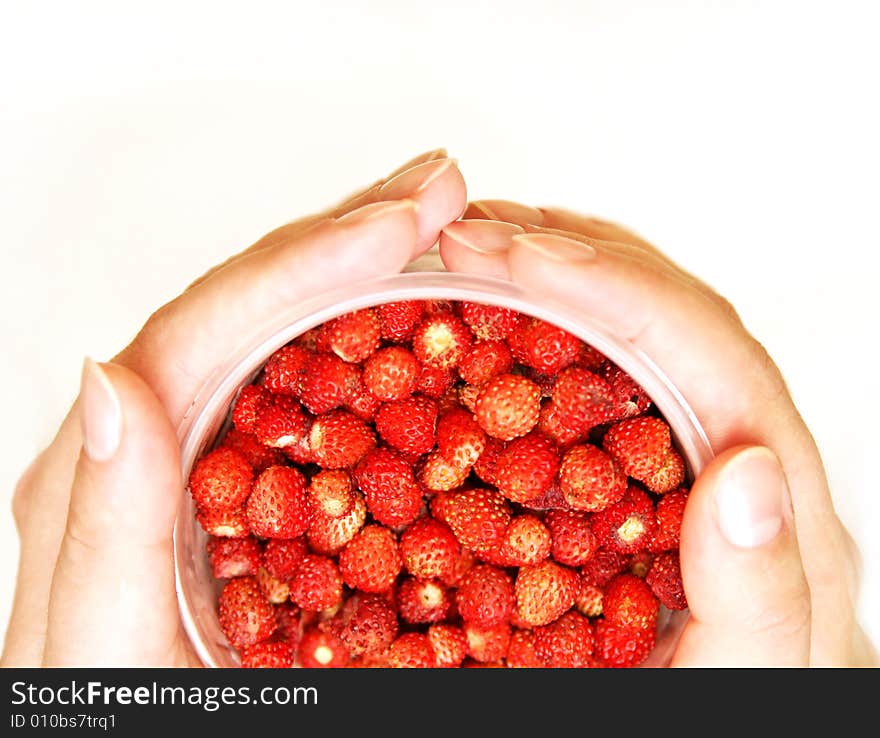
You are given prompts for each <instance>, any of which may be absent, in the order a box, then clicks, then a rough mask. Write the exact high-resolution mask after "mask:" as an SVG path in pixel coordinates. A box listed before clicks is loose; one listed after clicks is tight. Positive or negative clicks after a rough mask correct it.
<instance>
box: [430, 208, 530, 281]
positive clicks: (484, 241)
mask: <svg viewBox="0 0 880 738" xmlns="http://www.w3.org/2000/svg"><path fill="white" fill-rule="evenodd" d="M519 233H525V230H523V229H522V228H521V227H520V226H518V225H515V224H513V223H505V222H503V221H499V220H457V221H455V222H454V223H450V224H449V225H447V226H446V227H445V228H444V229H443V231H442V233H441V234H440V258H442V259H443V262H444V263H445V264H446V265H447V268H448V269H450V271H458V272H477V273H479V274H482V275H484V276H486V277H495V278H497V279H509V277H510V273H509V271H508V269H507V254H506V253H505V252H506V251H507V249H509V248H510V246H511V245H512V244H513V241H512V240H511V239H512V237H513V236H515V235H517V234H519Z"/></svg>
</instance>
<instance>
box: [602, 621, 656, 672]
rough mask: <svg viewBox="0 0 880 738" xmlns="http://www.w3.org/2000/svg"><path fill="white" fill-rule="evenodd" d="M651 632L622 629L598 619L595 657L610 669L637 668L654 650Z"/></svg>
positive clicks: (654, 635) (652, 632)
mask: <svg viewBox="0 0 880 738" xmlns="http://www.w3.org/2000/svg"><path fill="white" fill-rule="evenodd" d="M655 638H656V634H655V632H654V631H653V630H638V629H635V628H622V627H621V626H619V625H616V624H614V623H610V622H608V621H607V620H605V619H604V618H600V619H599V621H598V622H597V623H596V655H597V656H599V657H600V658H601V659H602V661H603V662H604V663H605V664H606V665H607V666H610V667H612V668H618V669H619V668H626V667H632V666H638V665H639V664H641V663H642V662H643V661H644V660H645V659H646V658H648V654H649V653H651V649H652V648H654V641H655Z"/></svg>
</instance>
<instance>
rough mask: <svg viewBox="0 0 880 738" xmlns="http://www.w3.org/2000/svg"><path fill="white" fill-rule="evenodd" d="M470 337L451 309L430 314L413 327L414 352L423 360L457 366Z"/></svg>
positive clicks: (468, 345)
mask: <svg viewBox="0 0 880 738" xmlns="http://www.w3.org/2000/svg"><path fill="white" fill-rule="evenodd" d="M472 340H473V337H472V335H471V332H470V330H468V327H467V326H466V325H465V324H464V323H462V322H461V321H460V320H459V319H458V318H457V317H456V316H455V315H454V314H453V313H451V312H440V313H436V314H435V315H429V316H428V317H426V318H425V319H424V320H423V321H422V322H421V323H419V325H418V326H417V327H416V329H415V332H414V333H413V338H412V348H413V353H414V354H415V355H416V358H417V359H418V360H419V361H421V362H422V363H423V364H428V365H430V366H439V367H453V366H456V365H457V364H458V363H459V362H460V361H461V359H462V357H463V356H464V355H465V353H467V351H468V349H469V348H470V345H471V341H472Z"/></svg>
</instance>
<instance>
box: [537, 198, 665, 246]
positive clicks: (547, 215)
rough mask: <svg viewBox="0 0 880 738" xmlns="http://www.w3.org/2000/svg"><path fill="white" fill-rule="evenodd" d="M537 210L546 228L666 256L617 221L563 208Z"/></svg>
mask: <svg viewBox="0 0 880 738" xmlns="http://www.w3.org/2000/svg"><path fill="white" fill-rule="evenodd" d="M539 210H540V211H541V213H542V214H543V216H544V220H543V221H542V222H541V223H540V225H543V226H545V227H546V228H556V229H558V230H561V231H572V232H574V233H581V234H583V235H584V236H590V237H591V238H598V239H599V240H600V241H618V242H619V243H630V244H633V245H634V246H641V247H642V248H643V249H645V250H646V251H652V252H654V253H656V254H658V255H660V256H663V257H664V258H666V257H665V254H663V252H662V251H660V250H659V249H658V248H657V247H656V246H654V245H653V244H651V243H650V242H649V241H646V240H645V239H644V238H642V237H641V236H639V235H638V234H636V233H634V232H633V231H631V230H629V229H628V228H624V227H623V226H622V225H619V224H617V223H609V222H608V221H607V220H599V219H598V218H590V217H588V216H586V215H581V214H580V213H574V212H572V211H571V210H565V209H564V208H539Z"/></svg>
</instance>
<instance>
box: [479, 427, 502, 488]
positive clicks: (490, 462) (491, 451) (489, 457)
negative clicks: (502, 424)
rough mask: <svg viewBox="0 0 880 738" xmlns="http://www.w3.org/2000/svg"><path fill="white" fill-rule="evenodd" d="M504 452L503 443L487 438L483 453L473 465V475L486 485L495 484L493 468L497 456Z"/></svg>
mask: <svg viewBox="0 0 880 738" xmlns="http://www.w3.org/2000/svg"><path fill="white" fill-rule="evenodd" d="M503 450H504V443H503V442H502V441H499V440H498V439H497V438H487V439H486V445H485V447H484V448H483V452H482V453H481V454H480V455H479V457H478V458H477V460H476V462H475V463H474V474H476V475H477V476H478V477H479V478H480V479H482V480H483V481H484V482H485V483H486V484H492V485H494V484H495V468H496V466H497V464H498V456H499V455H500V454H501V452H502V451H503Z"/></svg>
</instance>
